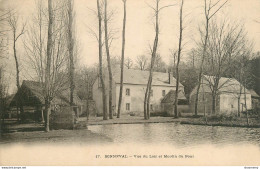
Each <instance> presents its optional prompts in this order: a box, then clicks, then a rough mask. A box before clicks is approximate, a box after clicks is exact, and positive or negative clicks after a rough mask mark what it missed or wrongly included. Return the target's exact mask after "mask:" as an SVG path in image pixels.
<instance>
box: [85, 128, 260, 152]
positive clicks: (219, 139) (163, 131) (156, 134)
mask: <svg viewBox="0 0 260 169" xmlns="http://www.w3.org/2000/svg"><path fill="white" fill-rule="evenodd" d="M89 130H91V131H92V132H95V133H99V134H104V135H106V136H107V137H110V138H111V139H113V140H114V142H116V143H141V144H142V143H145V144H172V145H174V146H177V147H190V146H198V145H202V144H212V145H215V146H217V147H219V146H223V145H232V144H243V143H249V144H255V145H258V146H260V128H238V127H237V128H235V127H220V126H214V127H211V126H201V125H181V124H179V123H145V124H115V125H97V126H89Z"/></svg>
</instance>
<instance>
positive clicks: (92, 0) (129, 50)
mask: <svg viewBox="0 0 260 169" xmlns="http://www.w3.org/2000/svg"><path fill="white" fill-rule="evenodd" d="M74 1H75V13H76V18H75V20H76V30H77V37H78V40H79V42H80V64H81V65H92V64H94V63H97V62H98V45H97V41H96V39H95V38H94V37H93V36H92V35H91V34H90V33H89V30H88V29H89V27H90V28H92V29H94V30H95V28H97V20H96V17H95V15H93V12H92V11H91V10H90V9H96V0H74ZM178 2H179V1H176V0H162V6H164V5H170V4H177V3H178ZM108 3H109V9H111V10H115V14H114V19H113V23H112V27H113V28H114V29H115V30H117V31H118V33H117V34H116V36H115V40H114V41H113V44H112V48H111V55H112V56H120V53H121V31H122V19H123V3H122V0H108ZM148 4H150V5H153V4H154V0H127V21H126V22H127V23H126V50H125V55H126V57H130V58H132V59H133V60H135V58H136V56H138V55H142V54H145V55H148V49H149V44H152V41H153V39H154V29H153V24H152V23H153V22H152V21H153V19H154V18H153V17H152V9H151V8H149V6H148ZM202 6H203V0H185V3H184V15H187V17H186V18H185V21H184V25H185V26H186V29H185V30H184V41H185V43H186V46H185V48H184V51H185V52H187V51H188V50H189V49H190V48H192V47H193V46H194V40H196V39H197V37H198V26H199V25H201V21H202V17H203V9H202ZM0 7H1V8H8V7H11V8H16V9H17V11H18V13H19V15H21V18H23V20H30V18H31V16H32V15H34V13H35V11H34V8H35V0H0ZM223 17H228V18H229V20H230V21H232V22H233V21H236V22H241V23H244V25H245V28H246V31H247V32H248V37H249V39H251V40H252V41H254V51H260V23H257V22H256V21H258V22H260V0H229V2H228V3H227V4H226V6H225V8H223V9H222V10H221V12H220V13H218V18H223ZM178 19H179V6H178V5H176V6H173V7H169V8H166V9H164V10H163V11H162V13H161V14H160V36H159V53H160V54H161V56H162V58H163V60H164V61H165V62H166V63H167V62H169V59H170V52H169V50H170V49H176V48H177V45H178V30H179V29H178V26H179V20H178ZM21 42H22V41H20V42H19V43H20V46H22V43H21ZM19 50H20V53H19V57H25V56H24V55H22V54H21V53H22V48H19ZM185 52H184V53H183V55H184V56H183V60H185V55H186V53H185ZM8 64H12V65H13V64H14V60H13V57H10V58H9V62H8ZM12 65H8V67H9V68H10V71H11V72H12V74H14V73H15V70H14V67H13V66H12ZM24 71H25V70H24ZM24 78H25V77H24ZM22 79H23V78H22Z"/></svg>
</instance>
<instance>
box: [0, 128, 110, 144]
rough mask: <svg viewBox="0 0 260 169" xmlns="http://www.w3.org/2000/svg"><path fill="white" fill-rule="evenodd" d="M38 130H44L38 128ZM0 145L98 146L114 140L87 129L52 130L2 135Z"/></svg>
mask: <svg viewBox="0 0 260 169" xmlns="http://www.w3.org/2000/svg"><path fill="white" fill-rule="evenodd" d="M37 129H38V130H40V129H42V128H41V127H37ZM0 138H1V139H0V144H10V143H11V144H13V143H22V144H24V143H25V144H30V145H31V144H39V143H40V144H56V143H58V144H96V143H109V142H113V140H112V139H111V138H109V137H107V136H105V135H101V134H97V133H93V132H91V131H90V130H87V129H80V130H51V131H49V132H45V131H43V129H42V131H37V130H32V131H28V130H27V131H19V132H9V133H1V137H0Z"/></svg>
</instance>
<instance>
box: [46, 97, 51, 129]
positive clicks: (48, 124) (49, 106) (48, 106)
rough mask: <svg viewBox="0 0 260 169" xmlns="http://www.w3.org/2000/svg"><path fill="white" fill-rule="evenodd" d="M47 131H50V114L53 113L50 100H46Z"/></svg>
mask: <svg viewBox="0 0 260 169" xmlns="http://www.w3.org/2000/svg"><path fill="white" fill-rule="evenodd" d="M45 114H46V115H45V117H46V120H45V131H46V132H49V131H50V118H49V117H50V114H51V105H50V101H49V100H45Z"/></svg>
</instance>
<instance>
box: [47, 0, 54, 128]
mask: <svg viewBox="0 0 260 169" xmlns="http://www.w3.org/2000/svg"><path fill="white" fill-rule="evenodd" d="M48 13H49V23H48V41H47V64H46V72H45V112H46V121H45V131H46V132H48V131H49V115H50V98H51V96H50V76H51V75H50V71H51V54H52V46H53V38H52V34H53V11H52V0H48Z"/></svg>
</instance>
